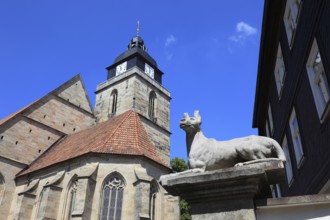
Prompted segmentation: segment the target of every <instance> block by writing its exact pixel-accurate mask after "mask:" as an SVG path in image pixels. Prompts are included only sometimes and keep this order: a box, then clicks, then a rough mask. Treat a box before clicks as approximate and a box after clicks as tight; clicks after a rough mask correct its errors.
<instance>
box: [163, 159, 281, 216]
mask: <svg viewBox="0 0 330 220" xmlns="http://www.w3.org/2000/svg"><path fill="white" fill-rule="evenodd" d="M284 176H285V173H284V165H283V163H282V162H280V161H268V162H262V163H257V164H251V165H246V166H240V167H232V168H226V169H221V170H216V171H208V172H203V173H187V174H182V175H180V174H178V175H176V176H173V175H172V176H163V177H162V178H161V179H162V182H161V184H162V185H163V187H164V188H165V189H166V190H167V191H168V192H169V193H171V194H172V195H174V196H180V197H181V198H183V199H185V200H186V201H187V202H188V203H189V205H190V206H191V212H192V218H193V220H200V219H203V220H205V219H256V217H255V211H254V210H255V207H254V206H255V205H254V199H255V198H267V197H270V196H271V192H270V187H269V185H270V184H275V183H278V182H281V181H283V180H284Z"/></svg>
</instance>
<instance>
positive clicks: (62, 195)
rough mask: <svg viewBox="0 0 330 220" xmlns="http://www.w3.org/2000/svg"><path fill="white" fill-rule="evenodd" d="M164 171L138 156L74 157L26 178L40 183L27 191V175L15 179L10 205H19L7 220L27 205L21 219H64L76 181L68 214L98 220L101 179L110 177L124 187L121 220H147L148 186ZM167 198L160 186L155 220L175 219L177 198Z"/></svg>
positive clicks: (176, 215) (78, 217) (177, 212)
mask: <svg viewBox="0 0 330 220" xmlns="http://www.w3.org/2000/svg"><path fill="white" fill-rule="evenodd" d="M167 172H168V170H167V169H164V168H162V167H161V166H160V165H157V164H154V162H151V161H149V160H148V159H144V158H142V157H138V158H136V157H130V156H116V155H101V154H100V155H94V156H85V157H81V158H77V159H74V160H72V161H70V162H65V163H62V164H60V165H58V166H54V167H51V168H48V169H43V170H41V171H37V172H34V173H32V174H30V175H29V177H30V178H31V179H29V180H28V182H29V183H33V182H34V181H36V180H38V184H36V187H35V188H34V189H31V190H30V191H26V192H25V191H24V190H26V189H27V188H28V187H29V186H28V185H27V184H26V183H27V180H26V179H25V178H26V177H27V176H22V177H19V178H18V180H17V184H18V187H17V189H16V192H15V198H14V201H18V200H21V202H20V203H16V202H13V203H12V207H11V215H10V216H9V217H8V218H7V219H13V217H14V216H18V214H19V213H20V214H21V215H22V214H23V213H22V210H25V208H26V207H30V210H31V212H29V213H26V215H27V214H28V215H29V216H30V217H27V218H25V219H34V218H35V217H36V216H38V218H37V219H39V217H40V219H41V217H42V216H43V217H45V218H46V217H47V219H62V218H64V217H65V216H67V215H68V211H67V210H68V207H67V206H68V193H69V189H70V186H71V184H72V182H73V181H74V180H76V181H77V183H78V184H77V191H76V193H77V195H76V200H75V203H74V204H75V205H74V207H73V211H72V214H73V215H74V216H75V219H81V220H83V219H86V220H98V219H99V216H100V214H101V206H102V193H103V187H104V184H105V180H107V178H108V177H109V175H112V174H119V175H120V176H122V178H123V180H124V183H125V187H124V194H123V205H122V215H121V219H140V218H141V217H143V216H144V217H148V216H149V213H150V210H149V208H150V206H149V202H150V189H151V183H155V182H154V180H157V179H158V178H159V176H160V175H162V174H165V173H167ZM156 183H157V181H156ZM158 187H160V186H159V185H158ZM22 191H23V192H24V195H36V196H35V198H33V197H27V196H23V194H22ZM45 192H48V194H47V193H45ZM165 194H166V192H165V190H164V189H162V188H161V187H160V191H159V196H157V199H158V202H157V203H156V206H157V207H156V212H157V215H156V216H157V217H156V218H155V219H156V220H167V219H174V220H176V219H178V218H179V211H178V198H176V197H172V196H169V195H165ZM40 200H45V201H43V202H40ZM31 204H32V206H31ZM15 213H16V215H14V214H15ZM169 216H170V217H169ZM3 219H6V218H3ZM64 219H65V218H64Z"/></svg>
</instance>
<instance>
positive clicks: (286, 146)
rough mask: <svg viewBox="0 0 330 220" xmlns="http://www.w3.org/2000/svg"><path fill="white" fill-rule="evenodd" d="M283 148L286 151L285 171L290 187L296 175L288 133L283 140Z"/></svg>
mask: <svg viewBox="0 0 330 220" xmlns="http://www.w3.org/2000/svg"><path fill="white" fill-rule="evenodd" d="M282 149H283V152H284V155H285V158H286V162H285V173H286V178H287V182H288V185H289V187H290V186H291V185H292V183H293V182H294V175H293V167H292V160H291V155H290V149H289V144H288V140H287V138H286V135H284V137H283V140H282Z"/></svg>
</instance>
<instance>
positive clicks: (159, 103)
mask: <svg viewBox="0 0 330 220" xmlns="http://www.w3.org/2000/svg"><path fill="white" fill-rule="evenodd" d="M106 69H107V71H108V75H107V80H106V81H105V82H103V83H101V84H99V85H98V86H97V89H96V92H95V93H96V102H95V111H94V113H95V116H96V118H97V122H98V123H101V122H104V121H106V120H108V119H110V118H112V117H114V116H116V115H119V114H121V113H124V112H126V111H128V110H131V109H134V110H135V111H136V112H137V113H138V114H139V116H140V120H141V121H142V123H143V125H144V127H145V128H146V130H147V132H148V134H149V136H150V138H151V140H152V141H153V142H154V145H155V147H156V150H157V152H158V153H159V156H160V157H161V159H162V160H164V162H166V163H167V164H169V160H170V134H171V133H170V100H171V97H170V92H169V91H168V90H167V89H166V88H165V87H163V85H162V76H163V74H164V73H163V72H162V71H161V70H160V69H159V68H158V66H157V63H156V61H155V60H154V59H153V58H152V57H151V56H150V55H149V54H148V52H147V47H146V45H145V44H144V41H143V39H142V38H141V37H140V36H135V37H133V38H132V40H131V42H130V43H129V45H128V48H127V50H126V51H125V52H124V53H122V54H121V55H119V56H118V57H117V58H116V59H115V60H114V62H113V64H112V65H110V66H109V67H107V68H106Z"/></svg>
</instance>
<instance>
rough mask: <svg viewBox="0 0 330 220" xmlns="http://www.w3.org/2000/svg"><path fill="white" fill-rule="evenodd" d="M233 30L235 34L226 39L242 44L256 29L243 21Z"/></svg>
mask: <svg viewBox="0 0 330 220" xmlns="http://www.w3.org/2000/svg"><path fill="white" fill-rule="evenodd" d="M235 30H236V34H234V35H232V36H230V37H229V38H228V39H229V40H231V41H233V42H236V43H243V42H244V41H245V40H246V39H247V38H248V37H251V36H253V35H255V34H256V33H257V29H256V28H254V27H252V26H251V25H249V24H247V23H245V22H243V21H241V22H238V23H237V24H236V29H235Z"/></svg>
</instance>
